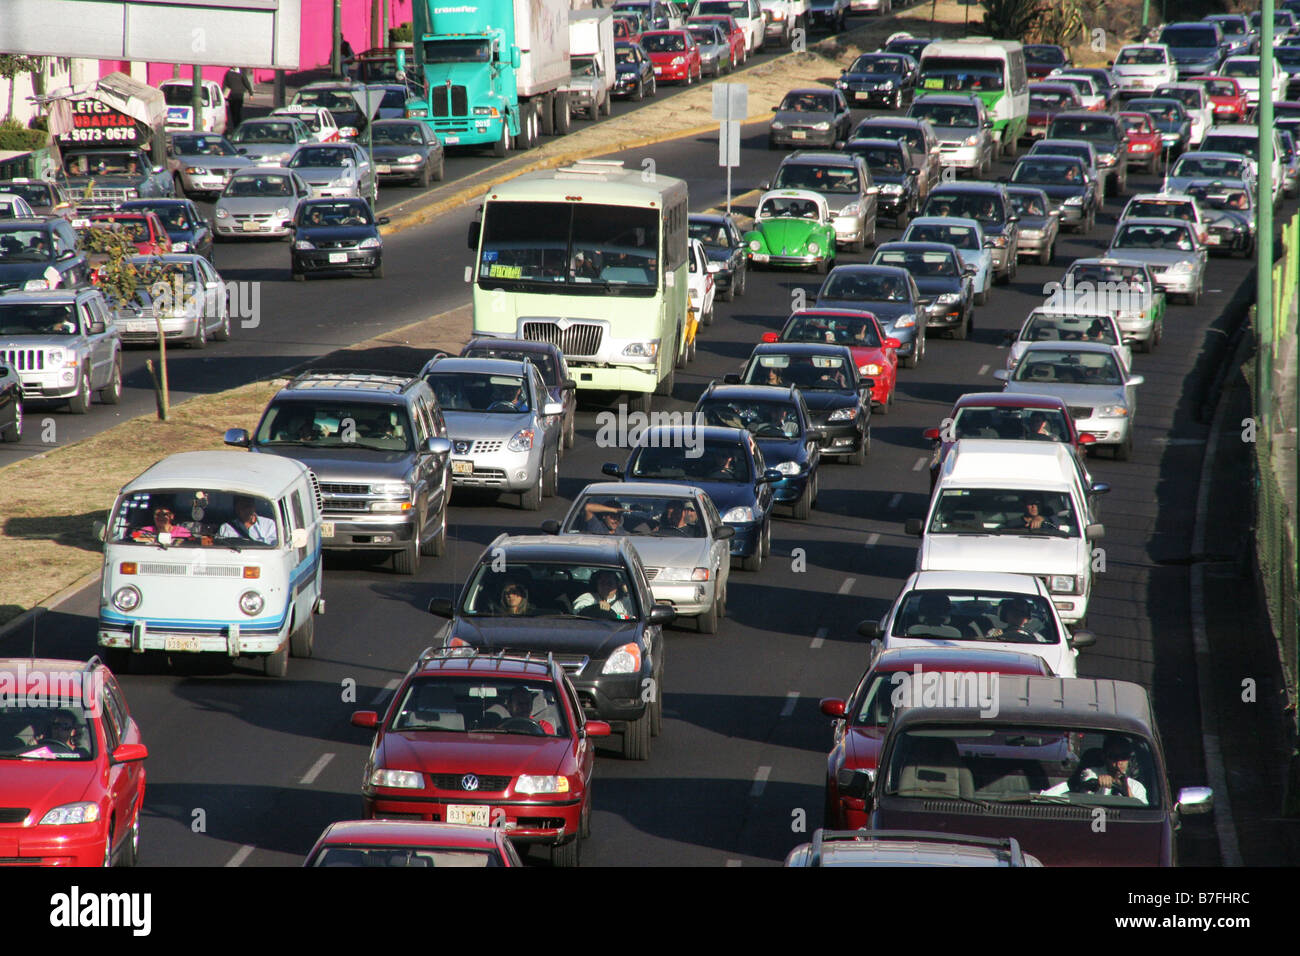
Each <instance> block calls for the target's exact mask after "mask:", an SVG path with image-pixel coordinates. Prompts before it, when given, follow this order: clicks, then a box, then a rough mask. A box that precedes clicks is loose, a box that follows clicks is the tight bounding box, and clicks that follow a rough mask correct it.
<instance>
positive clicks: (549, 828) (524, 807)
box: [362, 788, 582, 846]
mask: <svg viewBox="0 0 1300 956" xmlns="http://www.w3.org/2000/svg"><path fill="white" fill-rule="evenodd" d="M427 792H428V791H426V790H412V791H405V792H403V793H402V794H401V795H397V794H395V793H394V792H393V791H392V790H388V789H385V790H383V791H377V790H372V789H370V788H366V789H364V790H363V791H362V800H363V801H364V803H365V816H366V819H368V820H376V819H378V820H425V821H429V822H432V823H445V822H446V821H447V815H448V808H449V807H452V806H474V807H483V806H486V807H488V808H489V810H488V816H489V819H493V825H494V826H501V827H502V828H503V829H504V830H505V834H506V836H508V837H509V838H510V839H511V841H513V842H518V843H540V844H550V845H553V846H554V845H560V844H563V843H568V842H570V841H571V840H573V839H575V838H576V837H577V835H578V831H579V829H580V827H581V818H582V799H581V798H579V799H576V800H574V799H565V800H535V799H532V800H530V799H507V798H505V797H485V796H482V795H481V794H479V793H477V792H470V793H460V794H456V795H439V796H429V797H426V796H416V794H424V793H427ZM498 811H499V812H498ZM503 814H504V821H503V822H500V823H497V822H496V821H500V820H502V815H503Z"/></svg>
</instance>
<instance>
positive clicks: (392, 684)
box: [370, 677, 401, 707]
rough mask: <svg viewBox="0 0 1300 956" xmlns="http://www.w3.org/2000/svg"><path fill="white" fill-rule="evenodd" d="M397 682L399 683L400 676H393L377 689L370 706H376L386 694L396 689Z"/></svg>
mask: <svg viewBox="0 0 1300 956" xmlns="http://www.w3.org/2000/svg"><path fill="white" fill-rule="evenodd" d="M399 683H401V678H398V677H394V678H393V679H392V680H390V681H389V682H388V683H387V684H385V685H384V686H383V688H382V689H381V690H380V691H379V693H378V694H376V695H375V699H374V700H372V701H371V702H370V706H371V707H378V706H379V705H380V704H382V703H383V702H384V700H385V699H386V698H387V697H388V695H389V694H391V693H392V692H393V691H395V690H396V689H397V685H398V684H399Z"/></svg>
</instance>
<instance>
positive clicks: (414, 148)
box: [370, 143, 429, 163]
mask: <svg viewBox="0 0 1300 956" xmlns="http://www.w3.org/2000/svg"><path fill="white" fill-rule="evenodd" d="M370 152H371V155H373V156H374V158H375V161H376V162H381V163H382V162H384V161H385V160H394V159H400V158H401V157H403V156H410V155H411V154H412V153H415V154H417V155H420V156H423V155H425V154H426V153H428V152H429V147H428V146H427V145H425V144H424V143H416V144H411V145H406V146H403V145H402V144H400V143H390V144H387V145H384V146H376V147H375V148H374V149H372V150H371V151H370Z"/></svg>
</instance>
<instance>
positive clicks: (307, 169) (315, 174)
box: [293, 166, 356, 184]
mask: <svg viewBox="0 0 1300 956" xmlns="http://www.w3.org/2000/svg"><path fill="white" fill-rule="evenodd" d="M293 171H294V172H295V173H297V174H298V175H299V176H301V177H302V178H303V179H305V180H306V181H307V182H309V183H312V184H316V183H330V182H333V181H334V180H336V179H341V178H342V177H343V174H344V173H345V172H346V171H347V170H346V168H345V167H343V166H295V167H294V168H293ZM353 178H354V179H355V178H356V177H355V176H354V177H353Z"/></svg>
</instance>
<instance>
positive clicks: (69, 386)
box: [19, 336, 157, 401]
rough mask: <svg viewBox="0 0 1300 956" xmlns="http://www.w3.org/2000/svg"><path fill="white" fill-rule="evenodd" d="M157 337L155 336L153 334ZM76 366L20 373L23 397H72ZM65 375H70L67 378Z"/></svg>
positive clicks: (74, 388)
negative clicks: (59, 369) (37, 373)
mask: <svg viewBox="0 0 1300 956" xmlns="http://www.w3.org/2000/svg"><path fill="white" fill-rule="evenodd" d="M155 338H157V336H155ZM79 368H80V366H79V365H78V366H77V368H70V369H66V370H62V371H57V372H55V373H53V374H50V373H46V374H44V375H28V374H27V373H22V374H20V376H19V378H20V379H21V380H22V383H23V398H25V399H37V400H40V399H49V400H51V401H58V400H60V399H64V398H72V396H74V395H76V394H77V389H78V388H80V387H81V380H80V378H79V377H78V376H79V374H80V373H79V372H78V369H79ZM67 376H71V377H70V378H68V377H67Z"/></svg>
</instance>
